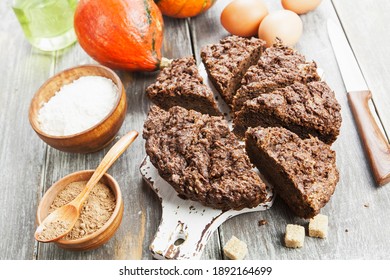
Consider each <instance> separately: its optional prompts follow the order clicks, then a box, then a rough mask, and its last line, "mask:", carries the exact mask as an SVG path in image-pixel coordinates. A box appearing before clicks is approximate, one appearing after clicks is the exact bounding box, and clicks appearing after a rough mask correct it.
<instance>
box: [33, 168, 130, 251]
mask: <svg viewBox="0 0 390 280" xmlns="http://www.w3.org/2000/svg"><path fill="white" fill-rule="evenodd" d="M94 171H95V170H94V169H87V170H81V171H77V172H73V173H71V174H68V175H66V176H64V177H62V178H61V179H59V180H58V181H56V182H55V183H54V184H53V185H51V186H50V188H49V189H48V190H47V191H46V193H45V194H44V195H43V197H42V199H41V201H40V202H39V205H38V210H37V222H38V224H40V222H41V221H40V218H41V214H42V213H41V212H42V208H41V207H42V205H43V201H44V200H45V198H46V195H47V193H48V192H49V191H51V192H55V190H57V188H56V189H52V187H57V186H62V185H61V184H59V183H60V182H61V181H63V180H65V179H68V178H70V177H77V176H78V175H80V174H82V173H90V175H91V176H92V174H93V172H94ZM91 176H90V177H91ZM103 177H107V179H108V180H111V181H112V182H113V186H107V187H109V188H111V190H112V191H113V192H114V189H115V192H116V197H115V198H116V203H115V208H114V211H113V212H112V214H111V217H110V218H109V219H108V220H107V222H106V223H105V224H104V225H103V226H102V227H101V228H100V229H98V230H97V231H95V232H94V233H92V234H89V235H86V236H84V237H82V238H78V239H72V240H65V239H60V240H58V241H56V242H55V243H59V244H61V245H77V244H82V243H85V242H88V241H91V240H94V239H95V238H97V237H99V235H101V234H102V233H104V232H105V231H106V230H107V229H108V228H109V227H110V226H111V224H112V223H113V222H114V221H115V219H116V217H117V216H118V215H119V214H120V210H121V209H123V208H122V207H121V205H122V204H123V199H122V192H121V189H120V187H119V184H118V182H117V181H116V180H115V178H114V177H113V176H111V175H110V174H108V173H105V174H104V175H103ZM75 182H77V181H75ZM55 193H56V194H57V193H58V192H55Z"/></svg>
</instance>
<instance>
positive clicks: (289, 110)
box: [233, 81, 341, 144]
mask: <svg viewBox="0 0 390 280" xmlns="http://www.w3.org/2000/svg"><path fill="white" fill-rule="evenodd" d="M233 121H234V132H235V133H236V134H237V135H239V136H242V137H243V136H244V134H245V131H246V130H247V128H248V127H257V126H262V127H269V126H277V127H285V128H287V129H289V130H291V131H292V132H294V133H296V134H298V135H299V136H300V137H301V138H308V137H310V135H312V136H315V137H318V138H319V139H320V140H322V141H323V142H325V143H327V144H331V143H333V142H334V141H335V140H336V138H337V136H338V135H339V132H340V126H341V113H340V105H339V103H338V102H337V100H336V98H335V95H334V92H333V91H332V90H331V89H330V88H329V86H328V85H327V84H326V83H325V82H322V81H320V82H311V83H308V84H307V85H304V84H301V83H298V82H296V83H294V84H292V85H291V86H287V87H285V88H280V89H276V90H274V91H273V92H271V93H265V94H261V95H260V96H258V97H257V98H254V99H252V100H249V101H246V102H245V103H244V106H243V107H242V108H241V110H240V111H239V112H236V114H235V116H234V120H233Z"/></svg>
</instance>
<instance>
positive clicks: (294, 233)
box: [284, 224, 305, 248]
mask: <svg viewBox="0 0 390 280" xmlns="http://www.w3.org/2000/svg"><path fill="white" fill-rule="evenodd" d="M304 240H305V228H304V227H303V226H300V225H292V224H288V225H287V226H286V235H285V237H284V243H285V245H286V247H288V248H301V247H303V242H304Z"/></svg>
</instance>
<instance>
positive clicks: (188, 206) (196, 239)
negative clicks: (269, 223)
mask: <svg viewBox="0 0 390 280" xmlns="http://www.w3.org/2000/svg"><path fill="white" fill-rule="evenodd" d="M199 73H200V75H201V76H202V77H203V80H204V83H205V84H206V85H207V86H209V87H210V88H211V90H212V91H213V93H214V96H215V98H216V100H217V101H218V107H219V109H220V110H221V112H222V113H224V116H225V118H226V120H227V121H228V123H229V126H230V128H231V127H232V121H231V120H232V119H231V116H230V114H229V107H228V106H227V104H226V103H225V102H224V101H223V99H222V98H221V96H220V95H219V94H218V92H217V91H216V90H215V88H214V86H213V85H212V83H211V81H210V80H209V79H208V77H207V73H206V70H205V68H204V66H203V64H200V65H199ZM140 171H141V174H142V176H143V178H144V180H145V181H146V182H147V183H148V185H149V186H150V187H151V188H152V189H153V190H154V191H155V193H156V194H157V195H158V197H159V198H160V200H161V206H162V218H161V222H160V225H159V227H158V229H157V233H156V235H155V237H154V240H153V241H152V244H151V245H150V251H151V253H152V255H153V256H154V257H155V258H156V259H199V258H200V256H201V255H202V252H203V249H204V248H205V246H206V243H207V241H208V240H209V238H210V236H211V235H212V233H213V232H214V230H216V229H217V228H218V227H219V226H220V225H221V224H222V223H223V222H224V221H226V220H228V219H230V218H231V217H234V216H237V215H239V214H243V213H248V212H255V211H264V210H267V209H269V208H270V207H271V206H272V204H273V202H274V199H275V196H274V194H273V191H272V187H267V199H266V202H265V203H262V204H260V205H259V206H257V207H256V208H251V209H248V208H246V209H243V210H240V211H235V210H229V211H222V210H219V209H213V208H211V207H207V206H204V205H202V204H200V203H199V202H196V201H192V200H188V199H182V198H180V197H179V196H178V193H177V192H176V191H175V189H174V188H173V187H172V186H171V185H170V184H169V183H167V182H166V181H165V180H164V179H162V178H161V177H160V175H159V174H158V170H157V169H156V168H155V167H154V166H153V164H152V163H151V162H150V159H149V157H146V158H145V159H144V161H143V163H142V165H141V167H140ZM256 171H257V169H256ZM263 181H264V182H265V180H263ZM267 186H269V184H267Z"/></svg>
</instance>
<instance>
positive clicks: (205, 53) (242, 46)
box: [200, 35, 265, 107]
mask: <svg viewBox="0 0 390 280" xmlns="http://www.w3.org/2000/svg"><path fill="white" fill-rule="evenodd" d="M264 45H265V43H264V41H262V40H260V39H257V38H243V37H238V36H234V35H233V36H229V37H226V38H224V39H222V40H221V41H220V43H219V44H215V45H208V46H205V47H204V48H202V51H201V54H200V55H201V57H202V61H203V63H204V65H205V67H206V71H207V74H208V76H209V78H210V80H211V81H212V83H213V84H214V86H215V88H216V89H217V90H218V92H219V93H220V95H221V96H222V98H223V99H224V100H225V102H226V103H227V104H228V105H229V106H230V107H232V102H233V97H234V95H235V92H236V90H237V89H238V88H239V86H240V81H241V79H242V77H243V75H244V74H245V72H246V71H247V70H248V68H249V66H251V65H254V64H256V63H257V61H258V59H259V57H260V54H261V52H262V51H263V49H264Z"/></svg>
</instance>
